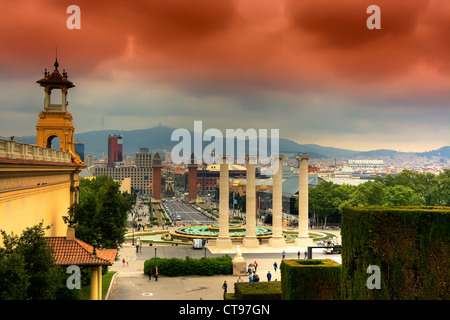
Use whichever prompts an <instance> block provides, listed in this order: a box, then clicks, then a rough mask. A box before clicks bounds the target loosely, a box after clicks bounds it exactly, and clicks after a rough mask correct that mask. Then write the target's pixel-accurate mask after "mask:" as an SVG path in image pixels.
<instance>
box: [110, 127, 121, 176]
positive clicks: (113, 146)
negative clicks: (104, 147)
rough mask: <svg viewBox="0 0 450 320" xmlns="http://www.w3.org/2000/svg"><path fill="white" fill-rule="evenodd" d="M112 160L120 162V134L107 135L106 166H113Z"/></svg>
mask: <svg viewBox="0 0 450 320" xmlns="http://www.w3.org/2000/svg"><path fill="white" fill-rule="evenodd" d="M114 162H122V136H121V135H120V134H110V135H109V136H108V168H112V167H114Z"/></svg>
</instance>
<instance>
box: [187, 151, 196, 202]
mask: <svg viewBox="0 0 450 320" xmlns="http://www.w3.org/2000/svg"><path fill="white" fill-rule="evenodd" d="M194 160H195V159H194V154H192V155H191V162H190V163H189V164H188V192H189V195H188V200H189V202H196V201H197V165H196V164H195V161H194Z"/></svg>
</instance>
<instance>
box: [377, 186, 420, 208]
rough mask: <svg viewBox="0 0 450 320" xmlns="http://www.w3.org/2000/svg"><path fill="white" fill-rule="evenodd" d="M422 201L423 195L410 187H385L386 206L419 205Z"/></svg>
mask: <svg viewBox="0 0 450 320" xmlns="http://www.w3.org/2000/svg"><path fill="white" fill-rule="evenodd" d="M423 203H424V199H423V196H422V195H420V194H418V193H416V192H414V190H413V189H411V188H410V187H405V186H402V185H397V186H394V187H387V188H386V195H385V197H384V205H386V206H419V205H422V204H423Z"/></svg>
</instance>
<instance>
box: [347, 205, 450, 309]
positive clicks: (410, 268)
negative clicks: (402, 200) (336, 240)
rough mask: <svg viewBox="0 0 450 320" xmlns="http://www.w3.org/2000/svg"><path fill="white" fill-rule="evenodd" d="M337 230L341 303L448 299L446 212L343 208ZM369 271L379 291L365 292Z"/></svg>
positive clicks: (449, 227) (449, 212)
mask: <svg viewBox="0 0 450 320" xmlns="http://www.w3.org/2000/svg"><path fill="white" fill-rule="evenodd" d="M341 227H342V229H341V235H342V279H341V280H342V281H341V284H342V287H341V289H342V293H341V297H342V299H392V300H404V299H407V300H410V299H424V300H425V299H449V298H450V208H448V207H390V208H388V207H372V208H371V207H364V208H359V207H356V208H355V207H353V208H344V210H343V215H342V226H341ZM369 265H377V266H378V267H379V268H380V273H381V289H369V288H368V287H367V286H366V282H367V279H368V278H369V277H370V276H371V274H368V273H367V272H366V270H367V268H368V267H369Z"/></svg>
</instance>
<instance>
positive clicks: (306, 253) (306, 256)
mask: <svg viewBox="0 0 450 320" xmlns="http://www.w3.org/2000/svg"><path fill="white" fill-rule="evenodd" d="M305 259H308V251H306V250H305Z"/></svg>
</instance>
